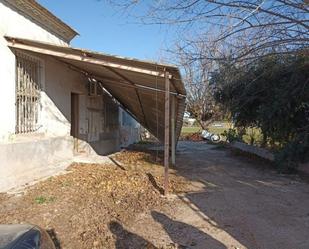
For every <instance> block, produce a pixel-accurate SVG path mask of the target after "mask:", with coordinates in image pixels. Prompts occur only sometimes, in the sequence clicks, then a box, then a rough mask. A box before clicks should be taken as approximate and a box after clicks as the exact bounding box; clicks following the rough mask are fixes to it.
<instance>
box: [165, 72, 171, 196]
mask: <svg viewBox="0 0 309 249" xmlns="http://www.w3.org/2000/svg"><path fill="white" fill-rule="evenodd" d="M164 115H165V118H164V121H165V122H164V126H165V127H164V195H167V194H168V185H169V184H168V169H169V154H170V153H169V143H170V136H169V135H170V134H169V133H170V79H169V73H168V72H165V112H164Z"/></svg>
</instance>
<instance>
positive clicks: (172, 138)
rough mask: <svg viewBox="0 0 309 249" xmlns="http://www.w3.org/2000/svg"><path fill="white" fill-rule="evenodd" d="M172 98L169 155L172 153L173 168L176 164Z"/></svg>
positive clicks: (173, 98)
mask: <svg viewBox="0 0 309 249" xmlns="http://www.w3.org/2000/svg"><path fill="white" fill-rule="evenodd" d="M171 97H172V102H171V105H172V106H171V107H172V110H171V147H172V148H171V153H172V165H173V166H175V164H176V155H175V153H176V136H175V105H176V101H175V97H174V96H171Z"/></svg>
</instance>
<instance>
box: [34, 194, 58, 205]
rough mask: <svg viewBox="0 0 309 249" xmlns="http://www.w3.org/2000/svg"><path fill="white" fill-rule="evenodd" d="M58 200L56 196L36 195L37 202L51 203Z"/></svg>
mask: <svg viewBox="0 0 309 249" xmlns="http://www.w3.org/2000/svg"><path fill="white" fill-rule="evenodd" d="M55 200H56V197H54V196H51V197H48V198H46V197H44V196H37V197H35V199H34V201H35V203H37V204H44V203H50V202H54V201H55Z"/></svg>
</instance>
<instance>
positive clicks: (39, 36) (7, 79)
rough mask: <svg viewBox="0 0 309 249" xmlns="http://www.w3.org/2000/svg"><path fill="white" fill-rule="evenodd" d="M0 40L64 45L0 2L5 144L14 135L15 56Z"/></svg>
mask: <svg viewBox="0 0 309 249" xmlns="http://www.w3.org/2000/svg"><path fill="white" fill-rule="evenodd" d="M4 36H13V37H20V38H27V39H34V40H37V41H42V42H48V43H54V44H57V45H67V43H65V42H64V41H63V40H61V39H60V38H58V37H56V36H55V35H53V34H51V33H50V32H48V31H46V30H44V29H43V28H42V27H40V26H39V25H37V24H36V23H34V22H32V21H31V20H30V19H28V18H27V17H25V16H23V15H21V14H20V13H18V11H17V10H14V9H12V8H10V7H9V6H8V5H7V4H6V3H4V2H3V1H1V0H0V55H1V56H0V82H1V91H0V114H1V115H0V117H1V119H0V142H1V141H5V140H9V139H10V137H11V135H13V134H14V132H15V56H14V54H13V53H12V51H11V49H10V48H9V47H8V46H7V42H6V40H5V38H4Z"/></svg>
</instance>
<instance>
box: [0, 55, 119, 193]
mask: <svg viewBox="0 0 309 249" xmlns="http://www.w3.org/2000/svg"><path fill="white" fill-rule="evenodd" d="M28 55H31V56H34V57H36V58H37V59H38V60H39V61H40V68H41V85H42V86H41V88H42V91H41V100H40V111H39V127H40V128H39V129H38V131H37V132H35V133H33V134H17V135H12V134H11V135H10V136H9V139H3V140H2V141H1V143H0V176H1V178H0V192H1V191H5V190H8V189H10V188H11V187H16V186H19V185H21V184H24V183H26V182H29V181H32V180H34V179H36V178H41V177H44V176H48V175H52V174H54V173H56V172H57V171H59V170H61V169H63V168H64V167H65V165H64V164H65V163H66V166H68V165H69V164H70V162H71V161H72V159H73V156H74V152H73V138H72V137H71V136H70V131H71V93H72V92H74V93H77V94H79V134H78V139H79V141H78V145H79V146H78V147H79V148H78V151H77V152H80V153H86V154H101V155H103V154H108V153H111V152H114V151H116V150H118V149H119V148H120V146H119V126H118V123H119V121H118V115H119V114H118V106H117V105H116V104H115V103H114V102H113V101H112V100H111V99H110V97H109V96H107V95H101V96H91V97H90V96H88V85H87V84H88V80H87V78H86V77H84V76H83V75H82V74H81V73H79V72H76V71H74V70H72V69H71V68H70V67H69V66H68V65H66V64H64V63H62V62H60V61H58V60H56V59H54V58H53V57H50V56H41V55H37V54H34V53H28ZM7 101H8V102H7V103H6V105H7V104H8V103H10V104H12V103H13V106H14V103H15V95H14V96H13V97H12V98H11V99H9V100H7ZM12 112H13V113H15V108H13V110H12ZM3 117H4V118H6V117H5V116H3ZM13 125H15V119H13ZM13 127H14V126H13ZM12 132H13V133H14V128H13V129H12ZM59 165H60V166H59Z"/></svg>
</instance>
